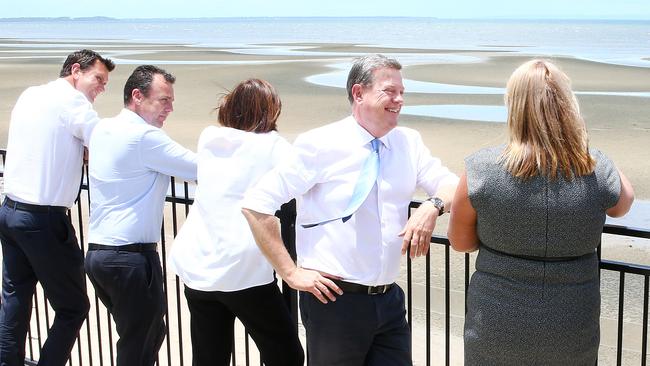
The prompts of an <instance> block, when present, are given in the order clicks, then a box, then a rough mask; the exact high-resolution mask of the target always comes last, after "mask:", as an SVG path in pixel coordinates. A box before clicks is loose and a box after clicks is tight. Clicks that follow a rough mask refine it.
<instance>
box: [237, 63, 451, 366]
mask: <svg viewBox="0 0 650 366" xmlns="http://www.w3.org/2000/svg"><path fill="white" fill-rule="evenodd" d="M401 68H402V66H401V65H400V63H399V62H398V61H397V60H394V59H390V58H387V57H385V56H382V55H368V56H365V57H361V58H359V59H356V60H355V62H354V64H353V65H352V69H351V70H350V73H349V75H348V82H347V92H348V99H349V101H350V104H351V105H352V115H351V116H348V117H347V118H345V119H343V120H341V121H338V122H334V123H331V124H328V125H326V126H323V127H319V128H317V129H314V130H311V131H307V132H305V133H303V134H301V135H300V136H298V138H296V141H295V143H294V147H295V148H296V149H295V151H296V155H297V156H296V157H297V158H296V159H295V160H294V161H292V162H291V163H287V164H286V165H284V166H283V167H281V168H280V169H277V170H274V171H272V172H271V173H269V174H268V175H267V176H265V177H264V178H262V180H261V181H260V182H259V183H258V185H257V186H256V187H255V188H253V189H252V190H249V191H248V193H247V197H246V199H245V200H244V202H243V203H242V207H244V210H243V211H244V215H245V216H246V218H247V219H248V221H249V224H250V226H251V229H252V231H253V234H254V236H255V239H256V241H257V244H258V245H259V246H260V248H261V250H262V252H263V253H264V254H265V255H266V256H267V257H268V259H269V260H270V262H271V263H272V264H273V266H274V267H275V269H276V271H277V273H278V274H279V275H280V276H281V277H282V278H283V279H284V280H285V281H286V282H287V283H288V284H289V285H290V286H291V287H293V288H295V289H297V290H300V291H304V292H301V293H300V314H301V316H302V320H303V324H304V325H305V330H306V331H307V357H308V361H307V363H308V364H309V365H310V366H329V365H339V366H355V365H370V366H379V365H381V366H389V365H390V366H403V365H410V364H411V363H412V361H411V354H410V331H409V327H408V324H407V322H406V317H405V314H406V310H405V302H404V292H403V291H402V289H401V288H400V287H399V286H398V285H397V284H395V280H396V279H397V277H398V275H399V271H400V263H401V255H400V253H401V254H402V255H404V254H409V255H410V256H411V258H415V257H417V256H422V255H425V254H426V253H427V251H428V250H429V242H430V240H431V232H432V230H433V228H434V226H435V224H436V220H437V217H438V216H439V215H442V214H443V213H444V212H447V211H449V208H450V205H451V199H452V197H453V195H454V192H455V190H456V185H457V182H458V177H457V176H456V175H455V174H453V173H451V172H450V171H449V170H448V169H447V168H446V167H444V166H443V165H442V163H441V161H440V159H437V158H435V157H433V156H431V153H430V152H429V150H428V149H427V148H426V146H424V143H423V142H422V138H421V137H420V134H418V133H417V131H414V130H411V129H408V128H404V127H397V120H398V117H399V113H400V110H401V108H402V105H403V104H404V85H403V83H402V74H401V72H400V69H401ZM416 188H421V189H422V190H424V191H425V192H426V193H427V194H428V195H429V196H430V197H431V198H430V200H428V201H426V202H424V203H423V204H422V205H421V206H420V207H419V208H418V209H417V210H415V212H414V213H413V215H411V217H410V218H409V217H408V209H409V204H410V202H411V199H412V196H413V194H414V193H415V190H416ZM294 197H300V200H298V207H297V211H298V212H297V219H296V223H297V225H296V251H297V254H298V266H296V264H295V263H294V262H293V260H292V259H291V257H290V256H289V253H288V252H287V250H286V249H285V248H284V245H283V243H282V239H281V237H280V233H279V230H278V225H277V223H276V220H275V219H274V217H273V214H274V213H275V211H276V210H277V209H278V208H279V207H280V205H281V204H282V203H284V202H287V201H289V200H290V199H291V198H294Z"/></svg>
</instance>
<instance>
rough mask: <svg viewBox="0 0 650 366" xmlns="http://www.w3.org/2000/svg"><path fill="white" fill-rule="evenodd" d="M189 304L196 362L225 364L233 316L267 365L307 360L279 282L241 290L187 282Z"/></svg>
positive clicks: (299, 365)
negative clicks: (200, 288) (211, 288)
mask: <svg viewBox="0 0 650 366" xmlns="http://www.w3.org/2000/svg"><path fill="white" fill-rule="evenodd" d="M185 298H186V299H187V305H188V307H189V308H190V315H191V320H190V331H191V335H192V365H193V366H227V365H229V361H230V354H231V352H232V347H233V344H232V334H233V333H232V332H233V328H234V324H235V317H237V318H239V320H240V321H241V322H242V324H244V326H245V327H246V329H247V330H248V332H249V334H250V335H251V337H252V338H253V340H254V341H255V344H256V345H257V348H258V349H259V350H260V355H261V358H262V361H263V362H264V365H266V366H303V364H304V360H305V358H304V352H303V350H302V346H301V345H300V340H299V339H298V334H297V333H296V330H295V328H294V322H293V321H292V319H291V314H289V309H288V308H287V305H286V304H285V302H284V299H283V298H282V294H281V293H280V290H279V289H278V286H277V285H276V283H275V282H272V283H269V284H266V285H262V286H256V287H251V288H247V289H244V290H240V291H233V292H222V291H209V292H206V291H198V290H193V289H191V288H189V287H187V286H186V287H185Z"/></svg>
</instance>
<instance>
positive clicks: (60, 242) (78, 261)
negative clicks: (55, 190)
mask: <svg viewBox="0 0 650 366" xmlns="http://www.w3.org/2000/svg"><path fill="white" fill-rule="evenodd" d="M0 240H1V241H2V305H1V306H0V365H3V366H5V365H12V366H13V365H21V366H22V365H24V364H25V339H26V336H27V329H28V327H29V320H30V317H31V314H32V297H33V295H34V291H35V288H36V282H40V283H41V286H42V287H43V290H44V291H45V296H47V298H48V300H49V301H50V304H51V305H52V308H53V309H54V312H55V316H54V321H53V322H52V326H51V327H50V329H49V331H48V336H47V340H46V341H45V343H44V344H43V348H42V350H41V353H40V358H39V365H54V366H58V365H61V366H63V365H65V364H66V362H67V360H68V358H69V357H70V351H71V350H72V347H73V345H74V343H75V341H76V337H77V334H78V333H79V328H81V325H82V324H83V322H84V320H85V318H86V314H87V313H88V309H89V308H90V305H89V303H88V297H87V296H86V282H85V278H84V269H83V254H82V253H81V250H80V249H79V244H78V242H77V237H76V235H75V231H74V228H73V227H72V224H71V223H70V219H69V218H68V216H67V215H66V213H65V211H64V210H62V209H58V210H55V209H52V210H47V209H46V210H45V211H43V212H32V211H24V210H21V209H17V208H12V207H9V206H7V205H6V204H5V205H3V206H2V208H0Z"/></svg>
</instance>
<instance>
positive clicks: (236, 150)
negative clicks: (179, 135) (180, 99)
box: [169, 126, 292, 291]
mask: <svg viewBox="0 0 650 366" xmlns="http://www.w3.org/2000/svg"><path fill="white" fill-rule="evenodd" d="M291 150H292V148H291V145H290V144H289V143H288V142H286V140H284V139H283V138H282V137H280V136H279V135H278V134H277V133H276V132H269V133H264V134H256V133H253V132H244V131H241V130H237V129H233V128H227V127H214V126H212V127H208V128H206V129H205V130H204V131H203V132H202V133H201V136H200V138H199V144H198V147H197V155H198V178H199V179H198V181H199V184H198V186H197V188H196V193H195V199H194V204H193V205H192V208H191V209H190V213H189V215H188V217H187V220H186V221H185V223H184V224H183V227H182V228H181V230H180V232H179V233H178V235H177V236H176V239H175V240H174V245H173V247H172V250H171V254H170V257H169V259H170V260H169V265H170V268H171V270H172V271H174V272H176V274H178V276H179V277H180V278H181V280H183V283H185V285H187V286H188V287H190V288H192V289H195V290H200V291H237V290H242V289H246V288H250V287H254V286H259V285H265V284H268V283H270V282H272V281H273V280H274V277H273V267H271V265H270V264H269V262H268V261H267V260H266V258H265V257H264V255H263V254H262V252H261V251H260V249H259V248H258V246H257V245H256V244H255V239H254V238H253V234H252V233H251V231H250V228H249V226H248V223H247V222H246V219H245V218H244V215H242V213H241V201H242V200H243V198H244V193H245V192H246V190H248V188H249V187H251V186H252V185H254V184H255V183H257V182H258V181H259V179H260V178H261V177H262V176H263V175H264V174H265V173H267V172H269V171H270V170H271V169H273V168H274V167H276V166H277V165H278V164H280V163H283V162H286V161H287V158H288V156H289V155H290V153H291Z"/></svg>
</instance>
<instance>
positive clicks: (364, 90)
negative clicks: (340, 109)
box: [352, 67, 404, 137]
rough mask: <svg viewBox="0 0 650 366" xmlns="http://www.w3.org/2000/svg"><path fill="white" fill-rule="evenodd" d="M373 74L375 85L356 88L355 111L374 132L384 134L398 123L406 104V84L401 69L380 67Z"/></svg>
mask: <svg viewBox="0 0 650 366" xmlns="http://www.w3.org/2000/svg"><path fill="white" fill-rule="evenodd" d="M372 75H373V83H372V84H371V85H367V86H363V85H361V84H355V85H354V86H353V87H352V96H353V98H354V99H353V104H352V113H353V114H354V117H355V119H356V120H357V122H358V123H359V124H360V125H361V126H362V127H363V128H365V129H366V130H367V131H368V132H369V133H370V134H371V135H373V136H375V137H382V136H384V135H385V134H387V133H388V132H390V130H392V129H393V128H395V127H396V126H397V119H398V117H399V113H400V110H401V109H402V105H403V104H404V84H403V83H402V73H401V72H400V71H399V70H397V69H393V68H386V67H384V68H379V69H376V70H374V71H373V73H372Z"/></svg>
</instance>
